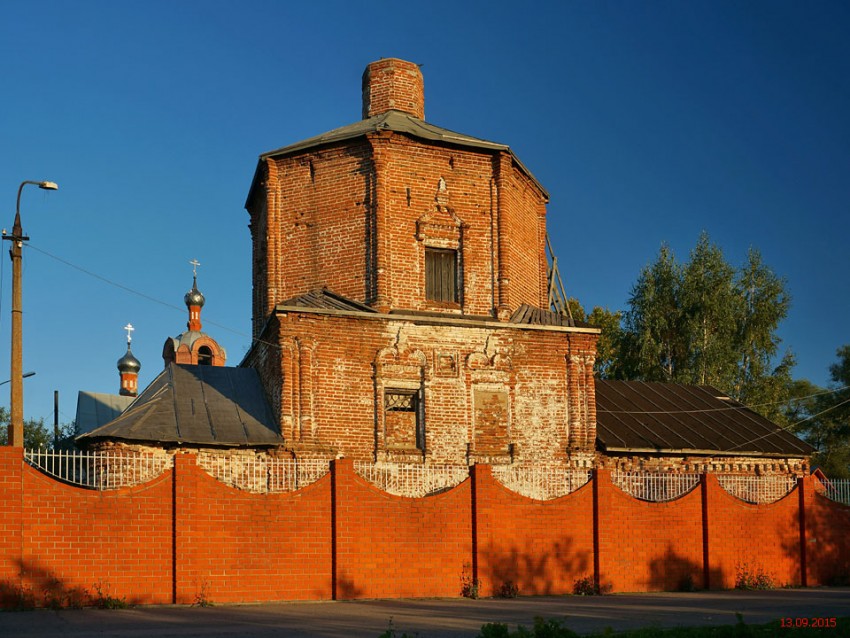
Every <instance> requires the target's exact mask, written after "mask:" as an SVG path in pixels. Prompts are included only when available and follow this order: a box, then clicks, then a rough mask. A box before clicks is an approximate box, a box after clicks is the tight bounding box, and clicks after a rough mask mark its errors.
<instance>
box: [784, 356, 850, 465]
mask: <svg viewBox="0 0 850 638" xmlns="http://www.w3.org/2000/svg"><path fill="white" fill-rule="evenodd" d="M837 356H838V362H837V363H834V364H832V365H831V366H830V368H829V371H830V377H831V378H832V383H831V384H830V389H829V390H823V389H821V388H818V387H817V386H814V385H813V384H811V383H808V382H807V381H797V382H795V385H794V389H793V392H794V393H795V394H797V395H798V396H802V397H806V398H804V399H802V400H800V401H790V402H789V406H788V408H787V410H786V414H787V417H788V419H789V420H790V421H791V423H792V424H793V425H794V428H795V431H796V432H797V434H799V435H800V436H802V437H803V438H805V439H806V440H807V441H808V442H809V443H810V444H811V445H812V446H813V447H814V448H815V449H816V450H817V452H816V453H815V455H814V457H813V459H812V462H813V463H814V464H815V465H819V466H820V467H821V469H822V470H823V471H824V473H825V474H826V475H827V476H829V477H830V478H850V388H848V386H850V345H847V346H843V347H841V348H839V349H838V352H837Z"/></svg>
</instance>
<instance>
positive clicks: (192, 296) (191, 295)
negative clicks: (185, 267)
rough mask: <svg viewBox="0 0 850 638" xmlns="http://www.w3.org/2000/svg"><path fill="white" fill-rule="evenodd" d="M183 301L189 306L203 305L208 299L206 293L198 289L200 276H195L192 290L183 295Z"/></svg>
mask: <svg viewBox="0 0 850 638" xmlns="http://www.w3.org/2000/svg"><path fill="white" fill-rule="evenodd" d="M183 301H185V302H186V305H187V306H203V305H204V302H205V301H206V299H204V295H203V294H202V293H201V291H200V290H198V278H197V277H195V278H194V279H193V280H192V290H190V291H189V292H187V293H186V295H185V296H184V297H183Z"/></svg>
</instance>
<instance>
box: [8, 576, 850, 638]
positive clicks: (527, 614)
mask: <svg viewBox="0 0 850 638" xmlns="http://www.w3.org/2000/svg"><path fill="white" fill-rule="evenodd" d="M736 613H740V614H743V617H744V621H745V622H748V623H753V624H755V623H764V622H769V621H772V620H777V619H779V618H783V617H784V618H791V619H795V618H806V619H809V620H811V619H815V618H830V617H836V616H850V588H832V589H782V590H777V591H769V592H743V591H722V592H699V593H688V594H682V593H655V594H617V595H611V596H595V597H594V596H591V597H579V596H559V597H528V598H522V597H521V598H515V599H509V600H499V599H487V600H467V599H462V598H448V599H425V600H421V599H420V600H365V601H351V602H315V603H277V604H264V605H233V606H217V607H207V608H196V607H176V606H162V607H137V608H134V609H121V610H101V609H83V610H63V611H49V610H36V611H24V612H2V613H0V636H2V637H3V638H6V637H8V638H19V637H21V638H24V637H27V638H30V637H32V638H34V637H38V638H47V637H50V638H54V637H61V638H81V637H88V636H98V637H116V638H117V637H121V638H129V637H139V636H156V637H157V638H189V637H198V638H200V637H202V636H203V637H204V638H207V637H209V636H240V637H242V636H246V637H250V638H260V637H262V638H270V637H273V636H274V637H277V636H286V637H290V636H292V637H296V638H298V637H301V636H319V637H327V638H352V637H356V636H364V637H371V638H377V637H378V636H379V635H380V634H381V633H382V632H384V631H386V630H387V628H388V627H389V626H390V622H392V626H393V628H394V629H395V630H396V632H397V636H399V637H400V636H401V635H402V633H407V634H408V635H410V636H413V635H417V636H419V637H421V638H448V637H452V638H455V637H457V638H459V637H473V636H476V635H477V633H478V630H479V629H480V627H481V625H483V624H484V623H487V622H502V623H507V624H509V625H510V626H511V628H512V629H513V628H514V626H515V625H517V624H523V625H525V626H531V625H532V624H533V622H534V618H535V616H542V617H544V618H556V619H559V620H562V621H563V623H564V626H566V627H569V628H570V629H572V630H573V631H576V632H578V633H582V634H584V633H590V632H594V631H602V630H604V629H605V628H606V627H611V628H612V629H614V630H615V631H619V630H624V629H632V628H639V627H677V626H696V625H727V624H734V623H735V622H736V620H737V619H736Z"/></svg>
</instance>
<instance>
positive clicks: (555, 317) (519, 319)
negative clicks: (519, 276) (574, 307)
mask: <svg viewBox="0 0 850 638" xmlns="http://www.w3.org/2000/svg"><path fill="white" fill-rule="evenodd" d="M510 322H511V323H519V324H526V325H531V326H568V327H570V328H595V327H596V326H591V325H590V324H589V323H585V322H584V321H575V320H574V319H572V318H571V317H567V316H564V315H561V314H559V313H557V312H553V311H552V310H547V309H546V308H538V307H536V306H530V305H528V304H526V303H524V304H522V305H520V307H519V308H517V309H516V310H515V311H514V314H512V315H511V319H510Z"/></svg>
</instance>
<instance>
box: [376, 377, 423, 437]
mask: <svg viewBox="0 0 850 638" xmlns="http://www.w3.org/2000/svg"><path fill="white" fill-rule="evenodd" d="M384 424H385V427H386V437H387V445H389V446H390V447H408V448H414V447H415V448H416V449H418V450H424V449H425V419H424V418H423V414H422V403H421V402H420V401H419V392H418V391H417V390H395V389H393V390H391V389H387V390H385V391H384Z"/></svg>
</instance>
